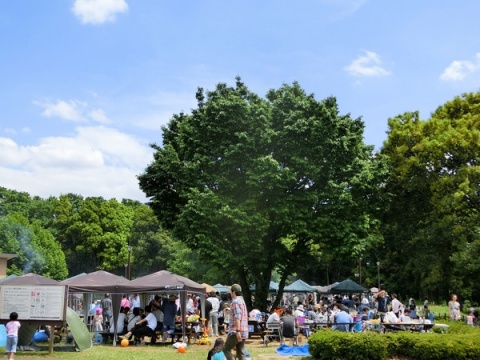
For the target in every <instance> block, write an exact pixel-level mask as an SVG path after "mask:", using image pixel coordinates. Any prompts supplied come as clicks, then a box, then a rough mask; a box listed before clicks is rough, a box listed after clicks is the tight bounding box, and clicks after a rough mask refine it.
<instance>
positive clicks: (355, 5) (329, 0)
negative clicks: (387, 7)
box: [321, 0, 367, 20]
mask: <svg viewBox="0 0 480 360" xmlns="http://www.w3.org/2000/svg"><path fill="white" fill-rule="evenodd" d="M321 2H322V3H323V4H325V5H327V6H330V7H332V8H333V9H335V11H333V12H332V15H330V16H331V17H332V18H333V20H341V19H344V18H346V17H349V16H352V15H353V14H355V13H356V12H357V11H358V10H359V9H360V8H361V7H362V6H363V5H364V4H365V3H366V2H367V0H321Z"/></svg>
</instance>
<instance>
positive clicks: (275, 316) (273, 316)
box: [267, 311, 280, 324]
mask: <svg viewBox="0 0 480 360" xmlns="http://www.w3.org/2000/svg"><path fill="white" fill-rule="evenodd" d="M279 322H280V316H279V315H278V313H277V312H276V311H272V313H271V314H270V315H269V316H268V319H267V324H271V323H279Z"/></svg>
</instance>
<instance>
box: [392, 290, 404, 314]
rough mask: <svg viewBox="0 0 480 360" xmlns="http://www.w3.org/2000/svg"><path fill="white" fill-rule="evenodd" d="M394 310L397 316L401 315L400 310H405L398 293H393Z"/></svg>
mask: <svg viewBox="0 0 480 360" xmlns="http://www.w3.org/2000/svg"><path fill="white" fill-rule="evenodd" d="M392 299H393V300H392V311H393V312H394V313H395V315H396V316H397V317H399V316H400V311H401V310H403V308H404V306H403V304H402V303H401V302H400V300H398V299H397V294H392Z"/></svg>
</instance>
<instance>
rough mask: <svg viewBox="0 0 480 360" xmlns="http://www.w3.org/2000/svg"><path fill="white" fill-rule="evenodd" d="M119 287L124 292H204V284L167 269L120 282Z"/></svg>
mask: <svg viewBox="0 0 480 360" xmlns="http://www.w3.org/2000/svg"><path fill="white" fill-rule="evenodd" d="M120 288H121V289H122V290H123V292H125V293H127V292H129V293H134V292H135V293H136V292H138V293H142V292H157V291H168V290H171V291H174V290H187V291H192V292H198V293H202V294H205V286H203V285H201V284H199V283H196V282H195V281H193V280H190V279H188V278H186V277H184V276H181V275H177V274H175V273H172V272H170V271H167V270H161V271H157V272H156V273H153V274H149V275H145V276H142V277H140V278H137V279H135V280H132V281H130V282H128V283H126V284H122V286H121V287H120Z"/></svg>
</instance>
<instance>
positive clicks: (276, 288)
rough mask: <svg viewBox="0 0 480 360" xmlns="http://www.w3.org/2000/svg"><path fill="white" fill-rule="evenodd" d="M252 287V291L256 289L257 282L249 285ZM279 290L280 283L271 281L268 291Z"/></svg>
mask: <svg viewBox="0 0 480 360" xmlns="http://www.w3.org/2000/svg"><path fill="white" fill-rule="evenodd" d="M249 287H250V291H255V290H256V286H255V284H252V285H250V286H249ZM277 291H278V283H276V282H275V281H270V285H269V286H268V292H271V293H273V292H277Z"/></svg>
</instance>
